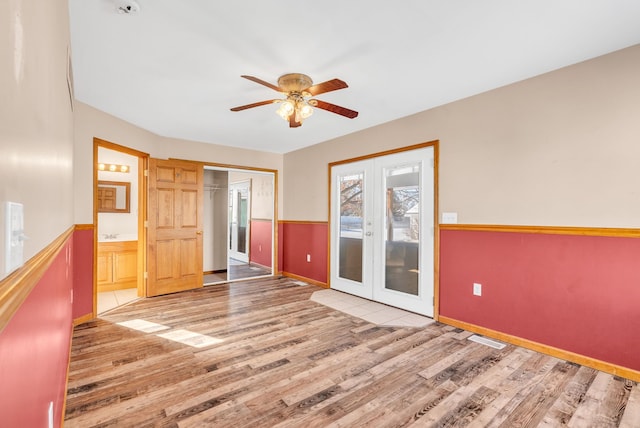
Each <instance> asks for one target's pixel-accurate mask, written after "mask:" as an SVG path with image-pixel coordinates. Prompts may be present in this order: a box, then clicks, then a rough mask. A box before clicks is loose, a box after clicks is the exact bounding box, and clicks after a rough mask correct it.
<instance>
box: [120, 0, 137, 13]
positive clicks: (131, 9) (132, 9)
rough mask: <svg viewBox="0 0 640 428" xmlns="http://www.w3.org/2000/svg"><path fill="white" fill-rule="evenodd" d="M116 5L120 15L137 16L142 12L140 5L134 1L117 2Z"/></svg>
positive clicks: (122, 0)
mask: <svg viewBox="0 0 640 428" xmlns="http://www.w3.org/2000/svg"><path fill="white" fill-rule="evenodd" d="M115 3H116V11H117V12H118V13H126V14H135V13H138V11H139V10H140V5H139V4H138V3H137V2H135V1H134V0H116V1H115Z"/></svg>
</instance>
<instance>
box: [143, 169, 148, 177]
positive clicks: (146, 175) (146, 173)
mask: <svg viewBox="0 0 640 428" xmlns="http://www.w3.org/2000/svg"><path fill="white" fill-rule="evenodd" d="M143 175H144V176H145V177H148V176H149V170H148V169H145V170H144V174H143Z"/></svg>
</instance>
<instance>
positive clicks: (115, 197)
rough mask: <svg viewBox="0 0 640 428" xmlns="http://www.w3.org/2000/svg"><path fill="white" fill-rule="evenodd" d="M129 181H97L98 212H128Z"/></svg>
mask: <svg viewBox="0 0 640 428" xmlns="http://www.w3.org/2000/svg"><path fill="white" fill-rule="evenodd" d="M130 192H131V183H129V182H126V181H98V191H97V193H98V198H97V199H98V212H100V213H128V212H130V211H131V208H130V202H129V200H130Z"/></svg>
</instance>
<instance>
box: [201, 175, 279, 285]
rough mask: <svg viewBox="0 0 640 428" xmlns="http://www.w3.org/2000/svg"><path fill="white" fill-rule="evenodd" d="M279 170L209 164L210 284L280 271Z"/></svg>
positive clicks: (206, 252)
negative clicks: (277, 255) (277, 245)
mask: <svg viewBox="0 0 640 428" xmlns="http://www.w3.org/2000/svg"><path fill="white" fill-rule="evenodd" d="M275 189H276V172H275V171H272V170H258V169H242V168H230V167H224V166H205V167H204V193H205V196H204V215H203V217H204V224H203V254H202V257H203V264H202V265H203V270H204V285H213V284H219V283H223V282H230V281H237V280H242V279H247V278H256V277H263V276H271V275H273V272H274V271H275V251H274V248H275V245H274V242H275V228H274V225H275V224H276V222H275V217H276V216H275V212H276V210H275V207H276V202H275V201H276V199H275V195H276V191H275Z"/></svg>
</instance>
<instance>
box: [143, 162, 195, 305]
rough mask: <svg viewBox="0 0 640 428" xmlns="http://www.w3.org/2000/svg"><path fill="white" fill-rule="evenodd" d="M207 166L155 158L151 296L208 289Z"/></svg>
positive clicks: (150, 233)
mask: <svg viewBox="0 0 640 428" xmlns="http://www.w3.org/2000/svg"><path fill="white" fill-rule="evenodd" d="M203 174H204V168H203V166H202V165H201V164H198V163H195V162H186V161H175V160H161V159H150V163H149V210H148V212H149V229H148V236H147V240H148V247H149V248H148V263H147V271H148V282H147V296H149V297H151V296H158V295H160V294H168V293H175V292H178V291H184V290H190V289H193V288H199V287H202V284H203V278H202V213H203V200H202V193H203Z"/></svg>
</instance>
